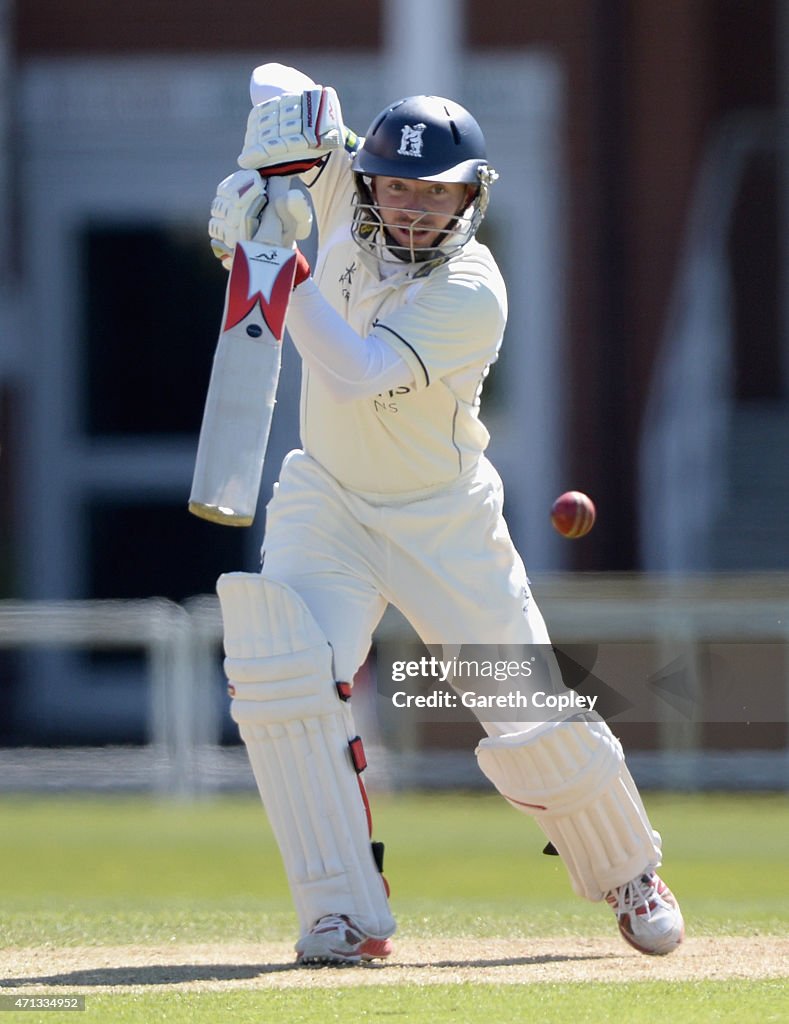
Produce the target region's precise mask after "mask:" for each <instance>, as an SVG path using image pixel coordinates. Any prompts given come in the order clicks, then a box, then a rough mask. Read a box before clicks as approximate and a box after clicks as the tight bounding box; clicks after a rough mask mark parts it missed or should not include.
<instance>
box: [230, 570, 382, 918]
mask: <svg viewBox="0 0 789 1024" xmlns="http://www.w3.org/2000/svg"><path fill="white" fill-rule="evenodd" d="M217 593H218V594H219V599H220V604H221V607H222V617H223V620H224V629H225V653H226V655H227V657H226V658H225V672H226V674H227V677H228V681H229V689H230V694H231V697H232V702H231V706H230V711H231V715H232V717H233V719H234V720H235V721H236V722H237V723H238V726H239V731H240V733H241V738H242V739H243V741H244V743H245V745H246V748H247V753H248V755H249V760H250V763H251V765H252V770H253V772H254V775H255V781H256V782H257V786H258V790H259V791H260V795H261V798H262V800H263V804H264V806H265V809H266V813H267V815H268V818H269V821H270V823H271V827H272V830H273V832H274V835H275V837H276V840H277V843H278V845H279V848H280V852H281V854H282V859H283V862H284V865H285V871H286V874H287V876H288V881H289V883H290V888H291V892H292V894H293V899H294V903H295V905H296V911H297V913H298V916H299V924H300V928H301V932H302V935H304V934H306V933H307V932H308V931H309V929H310V928H311V927H312V925H313V924H314V923H315V922H316V921H317V920H318V919H319V918H321V917H324V916H325V915H327V914H347V915H348V916H349V917H351V918H353V920H354V922H355V923H356V924H357V925H358V926H359V928H361V929H362V930H363V931H364V932H365V933H366V934H367V935H369V936H371V937H373V938H387V937H388V936H390V935H391V934H392V933H393V932H394V930H395V922H394V919H393V917H392V914H391V912H390V910H389V904H388V900H387V894H386V887H385V883H384V880H383V877H382V875H381V873H380V871H379V869H378V866H377V864H376V861H375V858H374V856H373V850H372V846H371V842H370V825H369V816H368V811H367V806H366V800H365V797H364V789H363V787H362V785H361V779H359V777H358V772H359V771H360V770H361V766H359V765H358V764H355V762H354V758H353V756H352V748H351V743H352V741H355V743H354V749H358V747H357V746H356V744H357V743H358V742H359V741H358V737H356V735H355V731H354V728H353V718H352V715H351V711H350V708H349V707H348V703H347V702H344V701H343V700H341V699H340V696H339V695H338V692H337V688H336V685H335V683H334V682H333V679H334V675H333V666H332V650H331V647H330V645H329V643H328V641H327V639H326V637H325V636H324V634H323V632H322V630H321V629H320V627H319V626H318V624H317V622H316V621H315V619H314V617H313V616H312V614H311V613H310V611H309V609H308V608H307V606H306V605H305V603H304V602H303V601H302V599H301V598H300V597H299V596H298V594H296V593H295V591H293V590H292V589H291V588H289V587H287V586H285V585H284V584H282V583H278V582H276V581H274V580H269V579H266V578H265V577H263V576H260V575H257V574H253V573H229V574H227V575H224V576H221V577H220V578H219V581H218V583H217Z"/></svg>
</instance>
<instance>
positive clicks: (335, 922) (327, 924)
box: [313, 914, 364, 944]
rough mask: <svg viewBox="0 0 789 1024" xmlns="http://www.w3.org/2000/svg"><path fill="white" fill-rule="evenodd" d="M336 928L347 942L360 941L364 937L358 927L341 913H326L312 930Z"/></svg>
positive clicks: (326, 930)
mask: <svg viewBox="0 0 789 1024" xmlns="http://www.w3.org/2000/svg"><path fill="white" fill-rule="evenodd" d="M334 930H337V931H339V932H341V933H342V934H343V935H344V936H345V941H346V942H349V944H353V943H356V942H361V941H362V939H363V938H364V936H363V935H361V934H360V932H359V929H358V928H357V927H356V925H354V924H353V923H352V922H351V921H350V920H349V919H348V918H347V917H345V916H344V915H343V914H327V915H326V917H322V918H321V919H320V921H318V922H317V923H316V925H315V926H314V928H313V931H314V932H315V933H316V934H320V933H323V932H329V931H334Z"/></svg>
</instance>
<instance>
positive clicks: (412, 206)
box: [372, 175, 468, 249]
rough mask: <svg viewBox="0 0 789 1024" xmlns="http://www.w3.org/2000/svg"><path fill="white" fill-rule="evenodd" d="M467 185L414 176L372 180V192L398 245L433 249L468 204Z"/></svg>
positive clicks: (380, 176)
mask: <svg viewBox="0 0 789 1024" xmlns="http://www.w3.org/2000/svg"><path fill="white" fill-rule="evenodd" d="M467 190H468V187H467V186H466V185H464V184H462V183H461V182H457V181H418V180H416V179H414V178H387V177H384V176H383V175H378V176H376V177H374V178H373V179H372V191H373V196H374V198H375V201H376V204H377V206H378V212H379V214H380V217H381V220H382V221H383V223H384V226H385V227H386V228H387V230H388V232H389V234H390V235H391V236H392V237H393V238H394V240H395V242H396V243H397V244H398V245H402V246H403V247H404V248H407V249H410V248H414V249H430V248H432V247H433V246H435V245H437V244H440V243H441V241H443V238H444V237H445V236H444V234H443V232H445V231H446V229H447V228H448V227H449V226H450V224H451V223H452V221H453V220H454V219H455V217H456V216H457V215H458V214H459V213H460V212H461V211H462V210H463V208H464V207H465V205H466V196H467Z"/></svg>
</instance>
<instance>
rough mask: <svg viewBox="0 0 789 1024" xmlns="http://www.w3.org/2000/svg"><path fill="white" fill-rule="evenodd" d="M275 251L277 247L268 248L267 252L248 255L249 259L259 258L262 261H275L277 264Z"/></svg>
mask: <svg viewBox="0 0 789 1024" xmlns="http://www.w3.org/2000/svg"><path fill="white" fill-rule="evenodd" d="M277 251H278V250H277V249H270V250H269V251H268V252H259V253H258V254H257V255H256V256H250V257H249V259H251V260H261V261H262V262H263V263H276V264H277V265H279V261H278V259H277Z"/></svg>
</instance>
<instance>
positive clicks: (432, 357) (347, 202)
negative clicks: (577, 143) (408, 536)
mask: <svg viewBox="0 0 789 1024" xmlns="http://www.w3.org/2000/svg"><path fill="white" fill-rule="evenodd" d="M351 159H352V157H351V155H350V154H348V153H346V152H344V151H343V152H336V153H333V154H332V156H331V157H330V159H329V161H328V164H327V166H326V167H325V168H324V170H323V172H322V173H321V174H320V176H319V178H318V180H317V181H316V182H315V183H314V184H313V185H312V187H311V189H310V194H311V196H312V200H313V205H314V208H315V217H316V223H317V228H318V232H319V248H318V259H317V262H316V267H315V271H314V275H313V276H314V280H315V282H316V284H317V285H318V287H319V289H320V291H321V294H322V295H323V296H324V298H325V299H326V300H327V301H328V302H329V303H330V304H331V305H332V306H333V307H334V309H335V310H336V311H337V312H338V313H339V314H340V315H341V316H342V317H343V318H344V319H345V320H346V321H347V322H348V324H349V325H350V326H351V327H352V328H353V329H354V330H355V331H356V332H357V333H358V334H359V335H360V336H361V337H362V338H367V337H368V335H370V334H371V333H374V334H375V335H376V336H377V337H378V338H380V339H383V340H385V341H386V342H387V343H388V344H390V345H391V346H392V347H393V348H394V349H395V350H396V351H397V352H398V353H399V354H400V356H402V358H403V359H404V360H405V361H406V362H407V364H408V366H409V367H410V369H411V372H412V374H413V380H414V383H413V385H412V386H403V387H399V388H396V389H395V390H393V391H388V392H386V393H383V394H378V395H375V396H372V397H370V398H365V399H358V400H353V401H349V402H343V403H338V402H337V401H336V400H335V398H334V397H333V396H332V394H331V392H330V390H329V388H328V387H327V385H326V384H324V383H323V382H322V381H321V377H320V374H319V373H318V372H315V371H311V370H310V368H309V367H308V366H307V364H306V363H303V365H302V390H301V442H302V446H303V448H304V450H305V451H306V452H307V453H308V454H309V455H310V456H311V457H312V458H314V459H315V460H317V461H318V462H319V463H320V464H321V465H322V466H323V467H324V468H325V469H326V470H327V471H328V472H329V473H330V474H331V475H332V476H333V477H334V478H335V479H336V480H338V481H339V482H340V483H341V484H342V485H343V486H344V487H346V488H349V489H351V490H353V491H357V492H359V493H361V494H364V495H367V496H369V497H371V498H374V497H375V496H380V497H381V498H383V499H386V498H387V497H389V498H391V499H392V500H397V498H398V497H402V498H406V497H413V496H414V495H418V494H419V493H420V492H426V493H429V492H431V491H433V490H435V489H437V488H439V487H442V486H445V485H447V484H449V483H451V482H453V481H455V480H457V478H458V477H459V476H461V475H464V474H465V473H467V472H468V471H470V470H471V469H473V467H474V466H475V465H476V463H477V461H478V459H479V457H480V455H481V454H482V452H483V451H484V450H485V448H486V447H487V444H488V440H489V435H488V432H487V430H486V428H485V426H484V425H483V424H482V422H481V421H480V419H479V398H480V392H481V388H482V383H483V381H484V378H485V376H486V374H487V371H488V367H489V365H490V364H491V363H492V362H493V361H494V360H495V359H496V357H497V354H498V350H499V347H500V345H501V340H502V334H503V332H504V325H505V322H506V317H507V297H506V289H505V286H504V281H503V279H502V277H501V274H500V272H499V270H498V267H497V266H496V263H495V261H494V260H493V257H492V256H491V254H490V251H489V250H488V249H487V248H486V247H485V246H483V245H481V244H480V243H479V242H477V241H476V240H472V241H470V242H469V243H468V244H467V245H465V246H464V248H463V249H462V250H461V251H460V252H459V253H457V254H456V255H455V256H453V257H451V258H450V259H449V260H448V261H447V262H446V263H444V264H442V265H441V266H439V267H437V268H435V269H434V270H433V271H431V272H430V273H429V274H428V275H427V276H425V277H422V278H419V277H417V278H416V279H414V278H413V277H412V270H411V269H407V268H408V266H409V265H406V264H404V265H403V266H404V269H403V270H401V269H400V268H399V267H395V268H394V271H393V272H392V273H391V274H388V275H387V276H383V277H382V276H381V275H380V274H378V273H377V272H376V270H375V269H373V268H372V267H371V266H370V265H369V261H367V260H363V259H362V255H361V252H360V250H359V247H358V246H357V245H356V243H355V242H354V241H353V239H352V238H351V234H350V226H351V220H352V198H353V195H354V187H353V179H352V174H351V170H350V167H351ZM388 269H389V268H387V270H388ZM385 273H386V272H385Z"/></svg>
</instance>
